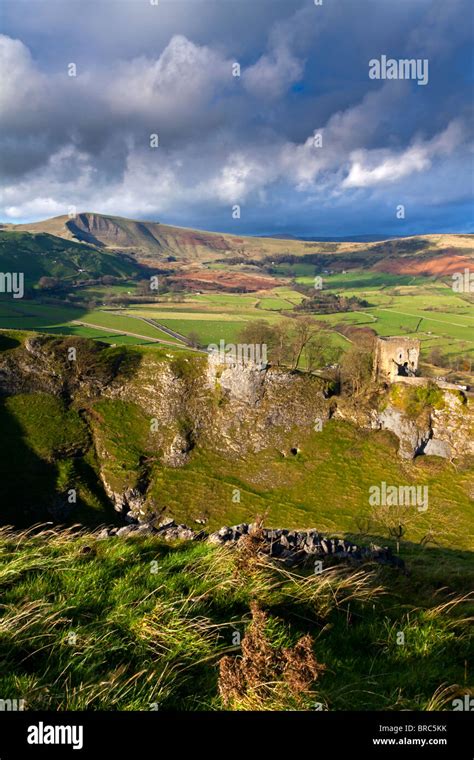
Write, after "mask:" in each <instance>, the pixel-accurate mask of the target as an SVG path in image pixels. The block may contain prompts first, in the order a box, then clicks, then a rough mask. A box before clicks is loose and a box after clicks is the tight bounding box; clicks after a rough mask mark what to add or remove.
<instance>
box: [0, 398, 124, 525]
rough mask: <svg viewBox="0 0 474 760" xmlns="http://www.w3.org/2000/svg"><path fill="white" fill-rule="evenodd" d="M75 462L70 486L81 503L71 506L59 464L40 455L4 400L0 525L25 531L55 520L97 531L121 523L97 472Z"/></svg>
mask: <svg viewBox="0 0 474 760" xmlns="http://www.w3.org/2000/svg"><path fill="white" fill-rule="evenodd" d="M73 461H74V465H75V475H76V478H75V480H74V483H73V485H72V486H71V487H72V488H74V487H76V488H77V490H78V492H79V493H78V500H77V503H75V504H70V503H69V501H68V497H67V492H65V491H64V489H61V492H60V491H59V490H58V474H59V473H58V468H57V466H56V464H55V463H53V462H49V461H47V460H46V459H43V458H42V457H40V456H38V455H37V454H36V453H35V451H34V450H33V449H32V447H31V445H30V444H29V443H28V441H27V440H26V439H25V433H24V431H23V429H22V428H21V426H20V425H19V423H18V421H17V420H16V419H15V417H14V416H13V415H12V414H11V412H10V411H9V410H8V409H7V407H6V406H5V401H4V400H3V399H2V400H0V486H1V494H2V499H1V505H0V524H2V525H13V526H14V527H15V528H25V527H29V526H30V525H33V524H34V523H37V522H47V521H52V522H54V523H61V524H65V525H68V524H73V523H77V522H81V523H83V524H84V525H86V526H88V527H95V526H97V525H100V524H103V523H104V522H114V521H116V515H115V512H114V510H113V507H112V506H111V505H110V502H109V501H108V499H107V496H106V494H105V492H104V490H103V488H102V486H101V484H100V483H99V480H98V478H97V476H96V473H95V472H94V470H93V469H92V467H91V466H90V465H89V464H88V463H87V462H85V461H84V459H82V458H76V459H74V460H73ZM81 486H82V487H83V488H84V489H86V490H88V491H90V493H91V494H92V495H93V496H94V497H95V498H96V501H97V503H98V504H99V505H100V507H99V508H93V507H91V506H89V505H88V504H87V503H84V502H82V501H81V499H80V490H81Z"/></svg>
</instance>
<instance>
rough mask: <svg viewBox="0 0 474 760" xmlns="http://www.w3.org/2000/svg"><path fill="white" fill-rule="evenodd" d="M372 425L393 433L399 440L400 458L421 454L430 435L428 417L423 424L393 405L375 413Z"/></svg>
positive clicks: (411, 457)
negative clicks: (408, 416)
mask: <svg viewBox="0 0 474 760" xmlns="http://www.w3.org/2000/svg"><path fill="white" fill-rule="evenodd" d="M373 427H375V428H379V429H382V430H391V431H392V433H395V435H396V436H397V438H398V440H399V441H400V446H399V449H398V453H399V455H400V456H401V457H402V459H413V457H415V456H416V455H417V454H422V453H423V452H424V451H425V448H426V445H427V443H428V441H429V440H430V438H431V436H432V431H431V425H430V420H429V418H428V420H427V421H426V423H425V424H424V425H423V424H421V423H420V421H416V422H415V421H414V420H411V419H409V418H407V416H406V415H404V414H403V413H402V412H401V411H400V409H396V408H395V407H393V406H388V407H387V408H386V409H385V410H384V411H383V412H381V413H379V414H378V415H376V417H375V419H374V424H373Z"/></svg>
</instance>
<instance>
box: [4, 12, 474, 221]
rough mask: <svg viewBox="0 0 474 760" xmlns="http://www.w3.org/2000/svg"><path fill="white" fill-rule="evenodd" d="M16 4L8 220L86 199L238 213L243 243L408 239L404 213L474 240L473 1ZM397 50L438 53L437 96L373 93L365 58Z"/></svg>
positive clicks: (10, 51)
mask: <svg viewBox="0 0 474 760" xmlns="http://www.w3.org/2000/svg"><path fill="white" fill-rule="evenodd" d="M3 6H4V17H3V28H2V31H3V37H2V38H1V39H0V66H1V67H2V72H3V77H2V86H1V89H0V108H1V110H2V114H3V119H2V123H1V125H0V169H1V171H2V174H3V177H4V187H3V198H2V203H1V207H2V214H3V215H4V216H5V218H7V219H9V220H14V219H24V218H30V217H31V218H32V217H41V216H45V215H48V214H49V215H50V214H53V213H63V212H64V211H65V210H66V209H67V208H68V206H69V205H77V206H78V207H79V208H88V209H92V208H93V209H95V210H98V211H103V212H105V213H119V214H120V213H121V214H124V215H127V214H128V215H133V216H139V217H150V218H156V217H161V218H163V217H164V218H165V219H167V220H169V221H177V222H180V223H182V224H189V225H194V226H199V225H200V224H202V225H203V226H207V227H215V228H222V229H228V228H231V227H232V222H231V216H230V212H229V209H230V207H231V206H232V205H233V204H234V203H239V204H241V205H242V207H243V208H244V209H245V214H243V215H242V220H241V226H242V231H243V228H244V227H245V231H247V232H251V231H271V230H272V229H275V230H278V229H279V227H280V226H281V224H282V223H284V224H285V225H286V229H287V230H288V231H291V229H294V230H297V229H305V230H307V231H309V232H311V229H310V228H311V227H312V228H313V231H315V232H316V231H317V229H316V228H318V229H319V227H321V225H333V226H334V225H336V224H337V225H338V226H340V225H341V224H342V225H344V224H346V225H350V226H351V230H350V231H352V228H354V227H357V228H358V229H359V230H360V226H361V225H362V226H364V227H365V229H364V231H370V230H371V229H375V228H377V231H378V230H379V229H381V228H382V227H383V228H385V229H386V230H387V232H393V231H394V230H393V229H390V230H389V226H390V225H392V227H393V228H396V225H397V222H395V221H394V208H395V206H396V205H397V204H398V203H404V202H406V203H407V205H408V206H409V207H410V217H409V218H410V224H412V225H414V226H415V227H416V225H418V226H419V227H420V229H415V230H410V231H423V229H421V228H422V227H423V226H424V227H423V228H427V225H432V224H433V218H437V219H439V224H438V225H437V226H438V227H439V228H441V227H443V226H444V227H446V228H450V229H451V228H453V229H454V228H456V226H459V225H461V226H462V227H463V228H466V225H467V221H468V217H465V216H463V214H465V209H466V208H468V205H467V204H468V199H469V197H470V192H471V188H470V169H471V168H472V163H471V161H472V152H470V148H469V145H470V134H469V123H470V119H469V113H468V111H469V106H470V102H472V100H471V98H472V94H471V93H470V91H469V89H468V88H469V87H470V82H469V81H468V77H467V76H466V65H467V62H468V60H469V47H468V46H469V32H470V28H469V24H468V23H467V22H466V21H467V19H468V18H469V15H470V14H471V12H472V11H471V7H470V2H469V0H450V2H449V3H447V2H445V0H439V1H438V0H411V1H410V2H409V3H407V2H389V3H388V2H385V0H360V2H358V0H332V1H331V2H330V1H329V0H325V1H324V4H323V6H315V5H314V2H313V0H282V1H281V2H279V1H278V0H259V1H257V2H256V1H255V0H253V1H252V2H250V1H249V2H247V1H246V0H219V2H217V0H159V2H158V5H157V6H153V5H151V3H150V0H93V1H92V0H80V1H79V0H33V3H32V2H30V0H27V1H26V0H25V1H24V0H4V2H3ZM32 7H33V8H34V12H31V10H32ZM382 54H385V55H387V56H388V57H394V58H407V57H409V58H412V57H415V58H416V57H428V58H429V66H430V68H429V84H428V85H427V86H426V87H420V86H419V85H417V83H416V82H413V81H385V82H383V81H374V80H370V79H369V77H368V62H369V60H370V59H371V58H379V57H380V55H382ZM70 63H75V65H76V66H77V76H76V77H70V76H68V64H70ZM235 63H238V64H240V66H241V76H240V77H233V76H232V67H233V65H234V64H235ZM315 132H317V133H319V134H321V135H322V137H323V146H322V148H315V146H314V142H313V135H314V133H315ZM154 133H157V134H158V135H159V143H160V145H159V148H158V149H156V150H153V149H151V148H150V135H151V134H154ZM454 173H456V182H455V184H454V187H453V185H452V184H451V185H450V186H449V187H448V186H445V187H444V188H438V187H436V192H435V193H433V198H435V199H436V200H434V201H433V204H434V205H435V206H436V214H437V216H434V214H433V213H432V210H430V201H429V197H430V194H429V192H428V193H427V187H429V186H430V184H431V186H432V185H433V182H434V181H437V182H438V181H443V180H444V179H446V178H449V177H451V176H453V175H454ZM453 194H454V197H453ZM461 209H463V211H461ZM398 224H399V223H398ZM262 226H263V227H265V228H266V229H262ZM403 231H408V222H407V225H406V229H405V230H403ZM321 234H322V233H321ZM326 234H331V233H330V231H327V233H326ZM339 234H343V233H339Z"/></svg>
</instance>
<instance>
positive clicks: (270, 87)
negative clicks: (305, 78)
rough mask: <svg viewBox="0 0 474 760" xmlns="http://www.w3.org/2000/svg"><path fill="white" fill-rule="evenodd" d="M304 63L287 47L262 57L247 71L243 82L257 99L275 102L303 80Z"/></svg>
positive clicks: (280, 47)
mask: <svg viewBox="0 0 474 760" xmlns="http://www.w3.org/2000/svg"><path fill="white" fill-rule="evenodd" d="M302 74H303V63H302V62H301V61H300V60H299V59H298V58H296V57H295V56H294V55H292V53H291V52H290V50H289V49H288V48H287V47H286V46H285V45H280V46H279V47H277V48H275V49H274V50H272V52H271V53H269V54H265V55H262V56H261V58H259V59H258V61H257V62H256V63H254V65H253V66H250V67H249V68H247V69H245V70H244V72H243V75H242V80H243V83H244V86H245V88H246V89H247V91H248V92H249V93H251V95H254V96H255V97H257V98H265V99H269V100H275V99H276V98H279V97H281V96H282V95H283V94H284V93H285V92H286V90H287V89H288V87H290V85H292V84H293V83H294V82H297V81H298V80H299V79H301V76H302Z"/></svg>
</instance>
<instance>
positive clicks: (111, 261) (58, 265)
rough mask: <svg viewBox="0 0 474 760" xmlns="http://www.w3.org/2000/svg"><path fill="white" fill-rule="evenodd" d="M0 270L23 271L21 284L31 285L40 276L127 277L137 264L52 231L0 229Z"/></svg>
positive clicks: (65, 278)
mask: <svg viewBox="0 0 474 760" xmlns="http://www.w3.org/2000/svg"><path fill="white" fill-rule="evenodd" d="M0 271H1V272H23V274H24V276H25V286H26V287H30V288H31V287H33V286H35V285H36V284H37V283H38V281H39V280H40V278H41V277H56V278H58V279H59V280H61V282H70V283H71V284H72V283H74V282H75V281H76V280H86V279H93V278H98V277H102V276H103V275H114V276H116V277H129V276H131V275H133V274H136V273H137V272H138V267H137V265H136V263H135V262H134V261H133V260H131V259H129V258H125V257H123V256H117V255H116V254H113V253H111V252H108V251H99V250H97V249H95V248H92V247H91V246H88V245H84V244H82V243H75V242H73V241H72V240H71V241H65V240H63V239H62V238H59V237H56V236H55V235H50V234H46V233H37V234H30V233H27V232H5V231H3V230H0Z"/></svg>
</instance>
